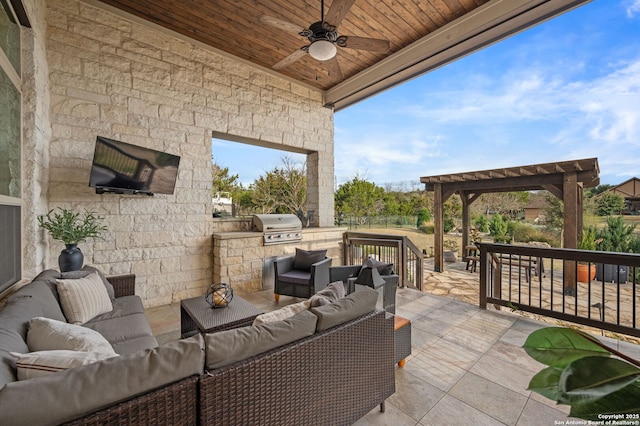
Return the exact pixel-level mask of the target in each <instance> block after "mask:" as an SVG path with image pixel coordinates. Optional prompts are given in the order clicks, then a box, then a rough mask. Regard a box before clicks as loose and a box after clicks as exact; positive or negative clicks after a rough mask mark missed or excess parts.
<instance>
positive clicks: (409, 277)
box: [343, 231, 424, 290]
mask: <svg viewBox="0 0 640 426" xmlns="http://www.w3.org/2000/svg"><path fill="white" fill-rule="evenodd" d="M343 242H344V251H343V256H344V257H343V263H344V264H345V265H356V264H361V263H362V262H364V260H365V259H366V258H367V257H368V256H371V255H372V256H374V257H375V258H376V259H378V260H380V261H382V262H387V263H393V266H394V268H393V269H394V271H395V272H396V273H397V274H398V275H399V276H400V285H401V286H402V287H405V286H409V287H414V288H417V289H419V290H422V281H423V276H424V275H423V263H424V257H423V255H422V252H421V251H420V249H418V247H416V245H415V244H413V243H412V242H411V240H409V238H408V237H405V236H401V235H385V234H370V233H366V232H350V231H349V232H345V233H344V234H343Z"/></svg>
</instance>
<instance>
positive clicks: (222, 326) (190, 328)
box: [180, 295, 263, 339]
mask: <svg viewBox="0 0 640 426" xmlns="http://www.w3.org/2000/svg"><path fill="white" fill-rule="evenodd" d="M262 313H263V312H262V311H261V310H259V309H257V308H256V307H255V306H253V305H252V304H251V303H249V302H247V301H246V300H244V299H243V298H242V297H240V296H238V295H234V296H233V300H231V302H229V304H228V305H227V306H226V307H224V308H215V309H214V308H212V307H211V305H209V303H207V301H206V300H205V298H204V296H201V297H193V298H191V299H185V300H182V301H180V332H181V337H182V338H183V339H184V338H185V337H189V336H193V335H194V334H196V333H198V332H200V333H202V334H204V333H211V332H215V331H222V330H229V329H231V328H238V327H244V326H246V325H251V324H252V323H253V320H254V319H255V318H256V317H257V316H258V315H260V314H262Z"/></svg>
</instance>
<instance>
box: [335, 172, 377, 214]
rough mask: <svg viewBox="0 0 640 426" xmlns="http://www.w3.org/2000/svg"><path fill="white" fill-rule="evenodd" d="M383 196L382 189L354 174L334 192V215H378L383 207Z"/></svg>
mask: <svg viewBox="0 0 640 426" xmlns="http://www.w3.org/2000/svg"><path fill="white" fill-rule="evenodd" d="M384 196H385V192H384V189H382V188H381V187H379V186H376V185H375V184H374V183H371V182H367V181H366V180H364V179H361V178H359V177H358V176H356V177H354V178H353V179H352V180H350V181H349V182H345V183H344V184H342V185H340V186H339V187H338V190H337V191H336V193H335V208H336V217H340V216H342V215H347V216H361V217H362V216H375V215H378V214H379V213H380V212H381V211H382V210H383V208H384V202H383V199H384Z"/></svg>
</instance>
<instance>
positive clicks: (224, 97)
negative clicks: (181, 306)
mask: <svg viewBox="0 0 640 426" xmlns="http://www.w3.org/2000/svg"><path fill="white" fill-rule="evenodd" d="M25 3H26V4H27V9H28V10H29V11H33V10H36V11H37V10H38V9H42V8H43V7H44V6H43V4H46V12H45V13H44V14H43V13H39V18H40V19H34V22H33V23H34V25H35V27H34V29H33V30H28V31H31V32H32V34H33V35H34V42H33V43H30V44H29V48H30V49H32V51H30V52H27V53H28V55H31V56H33V58H34V65H33V67H32V69H31V70H30V75H29V76H28V79H31V80H32V81H29V84H30V86H31V87H30V88H28V89H26V90H25V92H26V93H27V95H28V102H27V105H25V111H24V113H25V118H26V119H25V132H24V134H25V136H26V137H25V140H24V145H25V149H24V153H25V155H26V156H29V157H31V155H33V159H32V158H27V159H25V160H26V161H25V168H26V169H27V170H26V176H25V180H26V182H25V183H26V185H25V188H24V191H25V197H24V198H25V209H29V212H26V214H25V229H26V231H25V241H24V246H25V252H26V256H25V265H24V270H25V271H31V272H33V273H35V272H39V271H40V270H42V269H44V268H46V267H54V268H55V267H57V256H58V253H59V252H60V250H61V249H62V248H63V247H62V244H61V243H59V242H57V241H47V238H43V234H42V231H41V230H40V231H38V230H37V225H35V223H36V222H35V219H36V216H37V214H41V213H43V212H45V211H46V210H47V209H51V208H56V207H60V206H63V207H67V208H73V209H80V210H82V209H85V208H86V209H89V210H95V211H97V212H98V213H99V214H100V215H103V216H105V217H106V224H107V226H108V228H109V231H108V232H107V233H106V235H105V239H104V240H103V241H100V240H99V241H96V242H93V241H88V242H85V243H81V245H80V247H81V249H82V250H83V252H84V254H85V263H87V264H94V265H96V266H97V267H99V268H100V269H102V270H103V271H105V273H107V274H123V273H135V274H136V275H137V277H138V281H137V292H138V294H139V295H140V296H141V297H142V298H143V300H144V302H145V305H146V306H155V305H160V304H166V303H171V302H175V301H178V300H180V299H183V298H187V297H192V296H196V295H201V294H203V292H204V289H205V288H206V287H207V286H208V285H209V284H210V283H211V282H212V281H213V278H214V263H213V262H212V256H213V250H212V245H213V244H212V237H211V235H212V234H213V231H214V225H213V219H212V217H211V213H212V207H211V135H212V131H216V132H220V133H224V134H230V135H234V136H236V137H237V138H243V139H246V140H250V141H255V142H256V143H258V144H259V143H264V144H268V145H271V146H273V145H279V146H283V147H286V146H291V147H295V148H296V149H298V150H302V151H304V152H308V153H309V155H308V158H309V163H310V164H309V166H308V167H309V169H310V175H309V178H310V180H311V181H316V182H317V184H316V185H315V189H314V190H311V191H310V208H312V209H315V210H316V217H317V223H316V224H317V225H320V226H331V225H332V224H333V198H332V197H333V112H332V111H331V110H330V109H327V108H324V107H322V96H321V94H320V93H319V92H316V91H313V90H310V89H309V88H307V87H305V86H302V85H298V84H295V83H292V82H290V81H288V80H286V79H283V78H280V77H278V76H275V75H273V74H272V73H270V72H267V71H265V70H262V69H258V68H256V67H252V66H251V65H248V64H246V63H244V62H241V61H236V60H234V59H230V58H228V57H226V56H225V55H223V54H219V53H217V52H214V51H212V50H210V49H207V48H204V47H202V46H200V45H197V44H195V43H191V42H189V41H187V40H186V39H183V38H180V37H178V36H175V35H173V34H170V33H168V32H164V31H159V30H157V29H155V28H154V27H151V26H148V25H144V24H141V23H137V22H136V20H135V19H132V20H129V19H125V18H123V17H121V16H119V15H116V14H113V13H111V12H110V11H108V10H106V9H103V8H101V7H96V6H94V5H93V4H88V3H83V2H79V1H75V0H46V1H37V0H26V1H25ZM96 4H97V3H96ZM42 16H44V20H42V19H41V17H42ZM38 34H40V35H38ZM45 34H46V35H45ZM43 37H45V38H44V39H43ZM45 55H46V56H45ZM31 90H33V93H34V94H38V95H37V96H36V95H34V97H33V98H31V95H29V93H31ZM47 91H48V93H47ZM40 102H42V103H40ZM49 102H50V107H49ZM31 114H35V115H34V116H33V117H32V116H31ZM30 132H31V133H30ZM97 135H102V136H106V137H110V138H113V139H117V140H122V141H124V142H129V143H133V144H136V145H141V146H145V147H148V148H153V149H157V150H160V151H166V152H169V153H172V154H176V155H180V156H181V163H180V171H179V177H178V181H177V184H176V191H175V194H174V195H156V196H155V197H147V196H124V195H115V194H103V195H97V194H96V193H95V191H94V190H93V189H91V188H88V186H87V184H88V181H89V170H90V165H91V159H92V156H93V149H94V144H95V138H96V136H97ZM216 267H220V268H227V269H228V268H229V267H228V266H227V265H218V266H216ZM233 268H236V269H237V267H236V266H234V267H233ZM233 268H232V269H233ZM222 277H224V275H222ZM250 287H252V286H250ZM252 288H253V287H252Z"/></svg>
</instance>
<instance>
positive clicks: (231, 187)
mask: <svg viewBox="0 0 640 426" xmlns="http://www.w3.org/2000/svg"><path fill="white" fill-rule="evenodd" d="M211 177H212V179H213V185H212V187H211V190H212V192H213V194H212V195H216V194H217V193H218V192H233V191H235V190H236V189H238V187H240V185H239V184H238V175H230V174H229V168H228V167H222V166H220V165H219V164H217V163H215V162H213V165H212V173H211Z"/></svg>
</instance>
